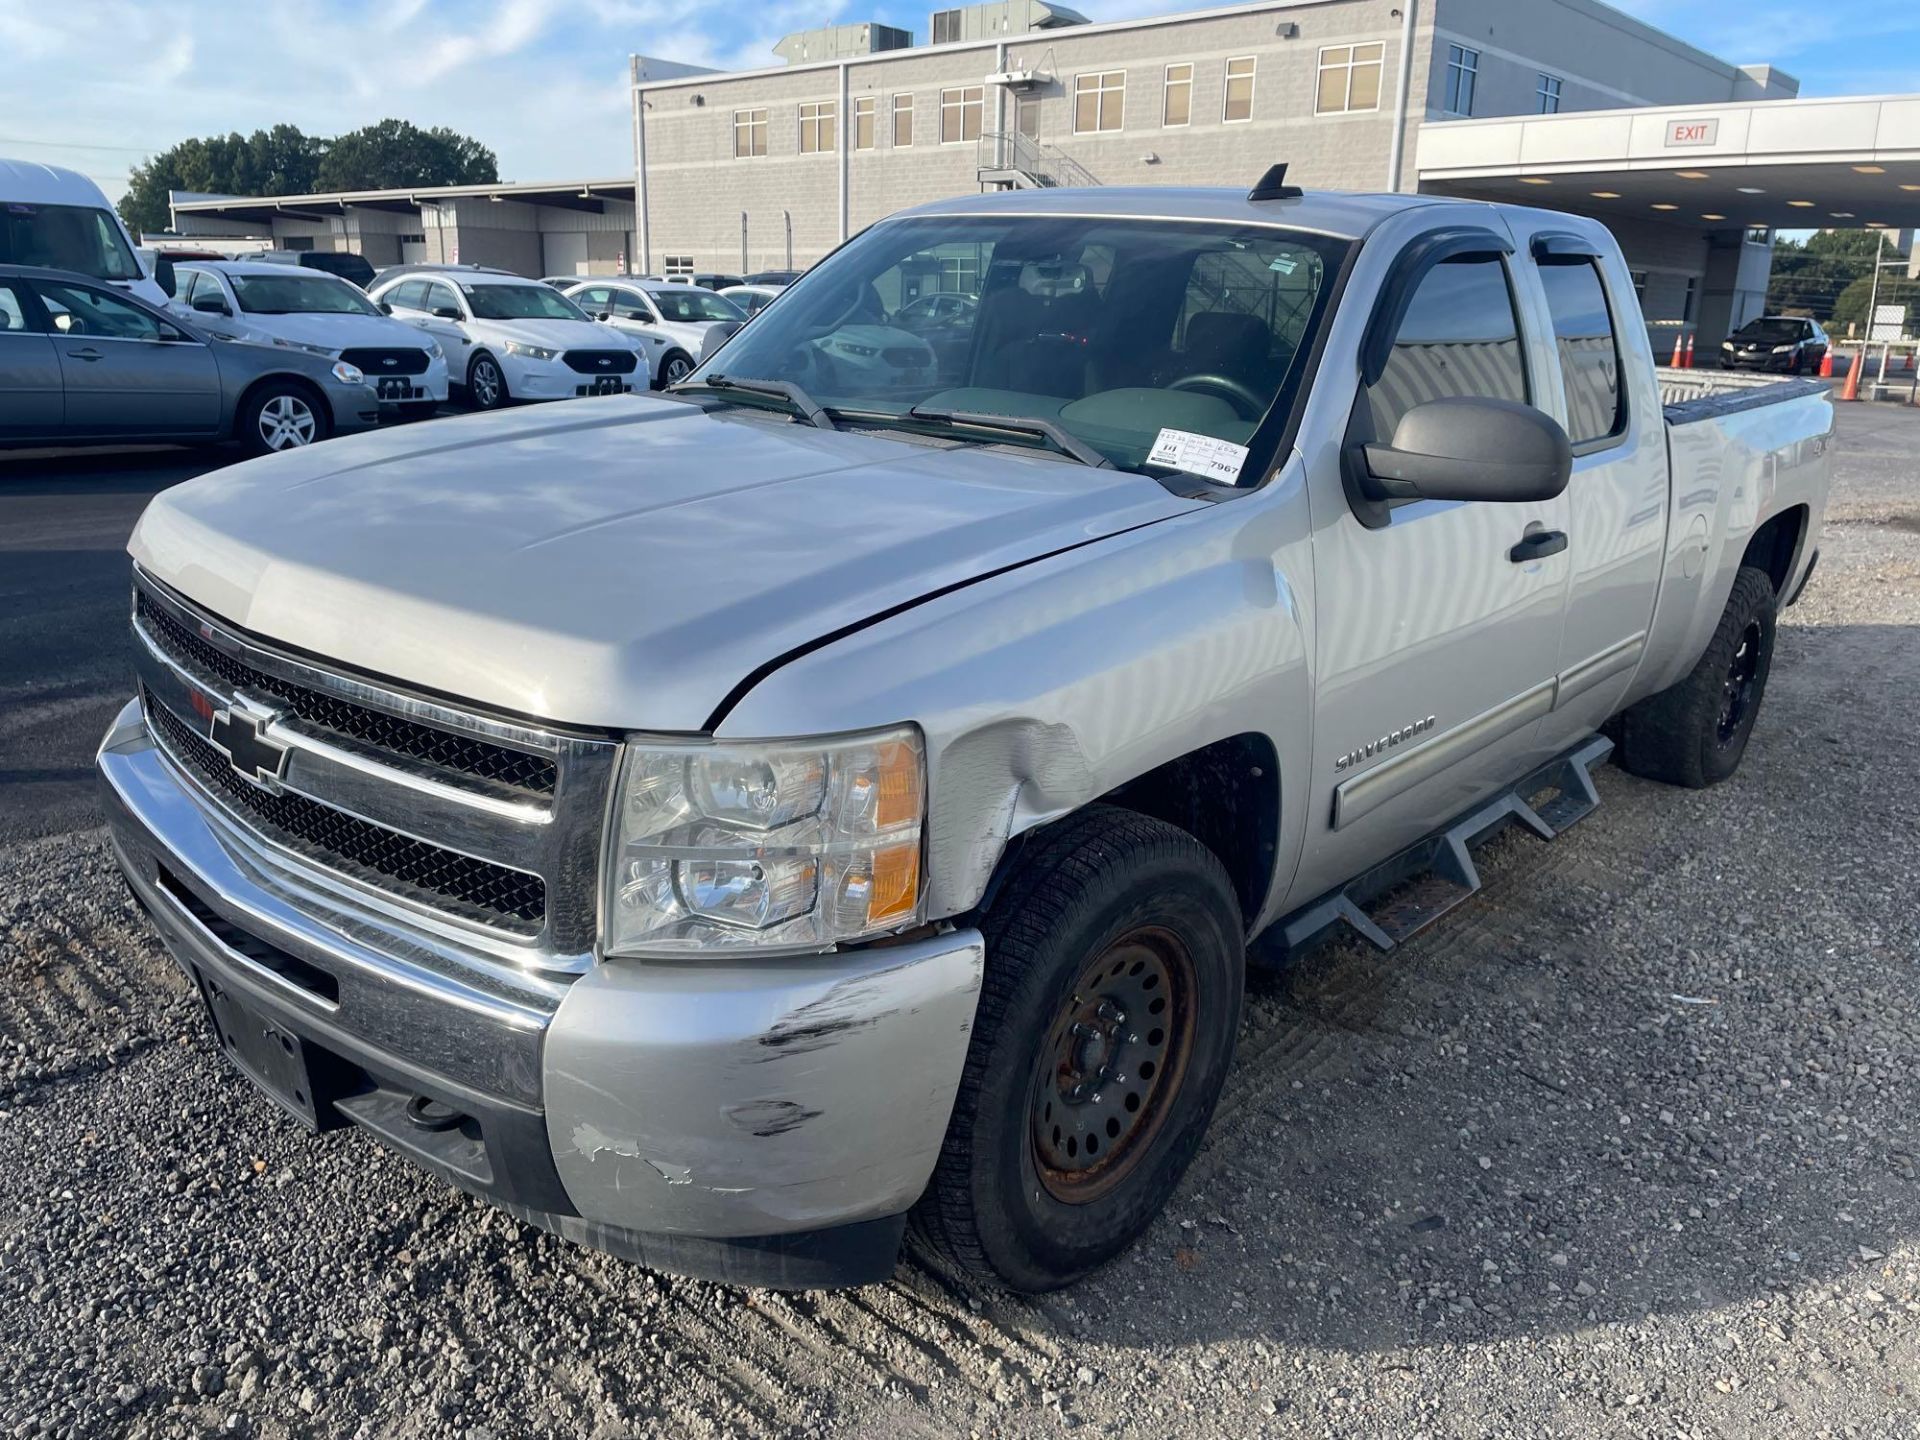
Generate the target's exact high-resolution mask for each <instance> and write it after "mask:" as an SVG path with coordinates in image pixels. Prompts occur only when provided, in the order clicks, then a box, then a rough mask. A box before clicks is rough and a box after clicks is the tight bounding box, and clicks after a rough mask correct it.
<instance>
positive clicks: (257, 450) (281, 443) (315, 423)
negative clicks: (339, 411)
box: [236, 380, 331, 455]
mask: <svg viewBox="0 0 1920 1440" xmlns="http://www.w3.org/2000/svg"><path fill="white" fill-rule="evenodd" d="M328 421H329V416H328V414H327V407H326V403H325V402H324V401H322V400H321V399H320V397H319V396H318V395H317V394H315V393H314V392H313V391H312V390H309V389H308V388H307V387H306V386H304V385H301V384H299V383H297V382H296V381H292V380H269V381H268V382H267V383H266V384H264V385H262V386H261V387H260V388H259V389H257V390H255V391H254V392H253V393H252V394H251V395H249V396H248V397H247V400H246V403H245V404H244V405H243V406H241V408H240V419H239V424H238V426H237V427H236V429H237V432H238V435H239V439H240V443H241V444H243V445H245V446H246V447H247V448H248V449H249V450H251V451H253V453H254V454H256V455H270V454H272V453H274V452H275V451H278V450H299V449H302V448H304V447H306V446H308V445H313V444H316V443H318V442H319V441H321V440H324V439H326V438H327V434H328V432H329V430H330V428H331V427H330V425H329V423H328Z"/></svg>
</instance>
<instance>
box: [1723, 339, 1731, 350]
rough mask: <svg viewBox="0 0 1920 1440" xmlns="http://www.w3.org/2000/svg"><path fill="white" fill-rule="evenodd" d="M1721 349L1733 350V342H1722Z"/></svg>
mask: <svg viewBox="0 0 1920 1440" xmlns="http://www.w3.org/2000/svg"><path fill="white" fill-rule="evenodd" d="M1720 348H1721V349H1722V350H1731V349H1733V341H1731V340H1722V341H1721V342H1720Z"/></svg>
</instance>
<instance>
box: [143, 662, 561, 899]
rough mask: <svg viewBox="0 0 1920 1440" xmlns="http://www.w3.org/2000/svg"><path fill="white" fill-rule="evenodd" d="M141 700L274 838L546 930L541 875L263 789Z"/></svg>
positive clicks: (192, 763)
mask: <svg viewBox="0 0 1920 1440" xmlns="http://www.w3.org/2000/svg"><path fill="white" fill-rule="evenodd" d="M140 699H141V703H142V705H143V706H144V707H145V709H146V713H147V723H148V724H149V725H152V726H153V727H154V728H155V729H157V730H158V731H159V732H160V734H161V736H162V737H163V738H164V739H165V740H166V742H167V747H168V749H169V750H171V751H172V752H173V755H174V757H175V758H176V759H178V760H179V761H180V762H181V763H182V764H184V765H186V766H187V768H188V769H190V770H191V771H192V772H193V773H194V775H195V776H196V777H197V778H198V779H199V780H200V782H201V783H202V784H203V785H205V786H206V787H207V788H208V789H209V790H211V791H212V792H213V793H214V794H216V795H218V796H219V797H220V798H221V799H222V800H223V801H224V802H225V803H226V804H227V806H228V807H229V808H230V809H232V810H234V811H236V812H237V813H239V814H241V815H244V816H246V817H247V818H249V819H250V820H252V821H253V822H254V823H255V824H256V825H259V826H260V827H261V828H263V829H265V830H267V831H268V832H269V833H270V834H271V835H272V836H273V837H274V838H280V839H286V840H292V841H294V842H297V845H298V846H299V847H300V848H302V849H304V850H306V851H308V852H311V853H313V854H314V855H315V856H316V857H317V858H320V859H323V860H324V861H325V862H326V863H327V865H328V866H330V867H331V868H333V869H336V870H339V871H340V872H341V873H342V874H345V875H350V876H353V877H354V878H356V879H359V880H363V881H365V882H367V883H368V884H371V885H375V886H378V887H379V888H381V889H383V890H396V889H397V890H401V891H413V892H415V893H416V895H417V897H418V898H420V899H423V900H426V901H428V902H429V903H433V904H439V905H441V906H442V907H443V908H451V909H454V910H456V911H459V910H467V911H471V912H476V916H477V918H485V919H488V920H506V921H508V922H511V923H514V924H515V928H517V929H521V930H525V931H532V930H537V929H538V928H539V925H540V922H541V920H542V919H543V918H544V917H545V915H546V913H547V886H546V882H545V881H543V880H542V879H540V877H539V876H537V875H528V874H526V873H525V872H524V871H520V870H510V869H508V868H507V867H506V866H504V865H495V864H493V863H491V862H490V861H486V860H475V859H473V858H471V857H470V856H466V855H458V854H455V853H454V852H453V851H451V850H443V849H441V848H440V847H439V846H438V845H429V844H427V843H426V842H425V841H424V840H415V839H413V838H412V837H411V836H407V835H402V834H400V833H399V832H398V831H394V830H389V829H387V828H386V827H385V826H383V825H375V824H373V823H372V822H370V821H367V820H361V819H358V818H356V817H355V816H352V815H347V814H344V813H343V812H341V811H339V810H334V809H331V808H330V807H328V806H325V805H322V804H320V803H318V802H317V801H314V800H309V799H307V798H306V797H305V796H304V795H290V794H278V795H276V794H271V793H269V792H267V791H265V790H261V789H259V788H257V787H256V786H253V785H250V784H248V783H247V782H246V781H245V780H242V779H241V778H240V777H239V775H237V774H235V773H234V769H233V767H232V766H231V765H229V764H228V763H227V760H226V757H225V756H224V755H222V754H221V753H220V752H219V751H218V750H216V749H214V748H213V746H212V745H210V744H208V743H207V741H206V740H205V739H204V738H202V737H201V736H199V735H197V734H195V733H194V732H193V730H192V729H191V728H190V727H189V726H188V725H187V724H186V722H184V721H183V720H181V719H180V717H179V716H177V715H175V714H174V713H173V712H172V711H171V710H169V709H167V707H166V706H164V705H162V704H161V703H160V702H159V701H157V700H155V699H154V698H153V695H152V693H151V692H150V691H145V690H143V691H142V692H141V696H140ZM448 902H452V904H451V905H449V904H448Z"/></svg>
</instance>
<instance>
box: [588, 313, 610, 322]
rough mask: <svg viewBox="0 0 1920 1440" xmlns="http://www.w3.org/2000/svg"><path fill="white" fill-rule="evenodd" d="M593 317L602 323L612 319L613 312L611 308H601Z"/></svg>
mask: <svg viewBox="0 0 1920 1440" xmlns="http://www.w3.org/2000/svg"><path fill="white" fill-rule="evenodd" d="M593 318H594V319H596V320H599V321H601V322H603V323H604V322H606V321H608V320H611V319H613V312H612V311H611V310H601V311H599V312H597V313H596V314H595V315H594V317H593Z"/></svg>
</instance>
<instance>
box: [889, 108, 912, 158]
mask: <svg viewBox="0 0 1920 1440" xmlns="http://www.w3.org/2000/svg"><path fill="white" fill-rule="evenodd" d="M911 144H913V96H911V95H896V96H894V97H893V148H894V149H896V150H903V149H905V148H906V147H907V146H909V145H911Z"/></svg>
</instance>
